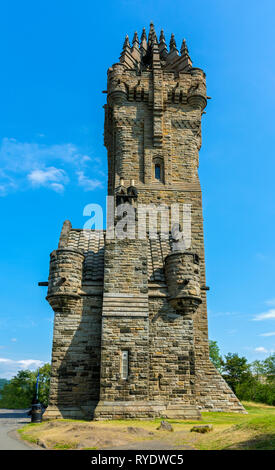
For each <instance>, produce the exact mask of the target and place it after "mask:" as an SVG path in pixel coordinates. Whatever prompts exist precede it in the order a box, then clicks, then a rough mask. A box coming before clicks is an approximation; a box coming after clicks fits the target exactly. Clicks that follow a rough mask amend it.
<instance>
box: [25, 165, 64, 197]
mask: <svg viewBox="0 0 275 470" xmlns="http://www.w3.org/2000/svg"><path fill="white" fill-rule="evenodd" d="M27 178H28V179H29V180H30V182H31V184H32V185H33V186H36V187H39V186H44V187H48V188H50V189H53V190H54V191H56V192H58V193H61V192H63V191H64V185H65V184H67V183H68V181H69V178H68V176H67V174H66V172H65V171H64V170H62V169H60V168H55V167H49V168H44V169H37V170H33V171H32V172H31V173H29V174H28V176H27Z"/></svg>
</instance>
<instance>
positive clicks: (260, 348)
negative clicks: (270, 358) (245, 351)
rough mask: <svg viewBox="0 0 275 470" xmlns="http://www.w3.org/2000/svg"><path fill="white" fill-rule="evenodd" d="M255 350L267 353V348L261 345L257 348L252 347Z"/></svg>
mask: <svg viewBox="0 0 275 470" xmlns="http://www.w3.org/2000/svg"><path fill="white" fill-rule="evenodd" d="M254 351H255V352H260V353H267V352H268V350H267V349H265V348H264V347H263V346H259V347H258V348H255V349H254Z"/></svg>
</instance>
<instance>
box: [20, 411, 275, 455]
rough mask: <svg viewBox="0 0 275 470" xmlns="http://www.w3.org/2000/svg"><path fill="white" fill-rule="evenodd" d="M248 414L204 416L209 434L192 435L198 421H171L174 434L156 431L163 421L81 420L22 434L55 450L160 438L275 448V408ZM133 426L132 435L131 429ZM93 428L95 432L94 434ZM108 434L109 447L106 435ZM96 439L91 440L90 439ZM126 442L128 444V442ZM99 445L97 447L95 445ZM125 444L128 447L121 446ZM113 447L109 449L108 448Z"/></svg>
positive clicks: (215, 446)
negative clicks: (211, 428) (134, 430)
mask: <svg viewBox="0 0 275 470" xmlns="http://www.w3.org/2000/svg"><path fill="white" fill-rule="evenodd" d="M244 405H245V408H246V410H247V411H248V414H247V415H243V414H236V413H202V415H203V418H202V421H201V422H200V423H199V424H203V423H205V424H210V423H211V424H213V428H214V429H213V431H212V432H210V433H207V434H197V433H190V429H191V428H192V425H194V424H198V422H197V421H180V420H172V419H171V420H168V421H169V422H170V423H171V424H172V425H173V428H174V432H173V433H168V432H164V431H157V430H156V428H157V427H158V426H157V425H158V424H159V422H160V419H158V420H154V421H108V422H106V421H104V422H98V421H96V422H95V421H92V422H87V421H78V420H57V421H54V422H50V423H49V422H45V423H41V424H28V425H27V426H24V428H22V429H21V430H19V433H20V435H21V437H22V438H23V439H26V440H28V441H30V442H36V443H37V441H38V440H39V439H40V440H42V441H43V442H45V443H46V444H47V447H50V448H55V449H68V448H76V447H77V446H78V445H79V443H80V442H83V445H81V446H80V447H81V448H87V447H90V448H98V449H101V448H104V446H106V445H109V446H110V443H111V446H112V445H113V446H114V445H115V443H116V439H117V440H118V442H120V443H123V442H129V443H130V442H134V441H135V442H142V441H144V440H150V439H154V440H156V439H161V440H162V441H165V442H166V443H169V444H171V445H173V446H181V445H186V444H187V445H191V446H192V447H194V448H196V449H199V450H221V449H257V450H260V449H267V450H269V449H275V407H272V406H267V405H262V404H256V403H244ZM129 426H131V427H134V428H135V429H136V434H135V435H132V434H131V433H129V431H128V427H129ZM91 429H92V430H93V432H92V433H91ZM106 433H107V434H108V439H109V441H108V444H106V441H105V440H104V436H106ZM91 434H92V435H93V436H95V435H96V436H97V440H95V438H94V440H93V441H89V440H88V437H89V436H91ZM125 440H126V441H125ZM95 444H96V445H95ZM118 445H125V444H118ZM109 448H110V447H109Z"/></svg>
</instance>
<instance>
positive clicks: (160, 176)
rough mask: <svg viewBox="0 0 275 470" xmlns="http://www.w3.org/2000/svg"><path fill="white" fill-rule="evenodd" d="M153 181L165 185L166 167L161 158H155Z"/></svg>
mask: <svg viewBox="0 0 275 470" xmlns="http://www.w3.org/2000/svg"><path fill="white" fill-rule="evenodd" d="M152 173H153V180H154V181H158V182H160V183H164V165H163V159H162V158H161V157H155V158H153V168H152Z"/></svg>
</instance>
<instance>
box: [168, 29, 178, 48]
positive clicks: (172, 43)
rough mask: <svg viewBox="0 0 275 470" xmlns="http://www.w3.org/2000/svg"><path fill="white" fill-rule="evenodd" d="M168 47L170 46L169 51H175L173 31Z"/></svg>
mask: <svg viewBox="0 0 275 470" xmlns="http://www.w3.org/2000/svg"><path fill="white" fill-rule="evenodd" d="M169 47H170V52H172V51H175V50H176V51H177V45H176V40H175V36H174V34H173V33H172V34H171V39H170V43H169Z"/></svg>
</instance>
